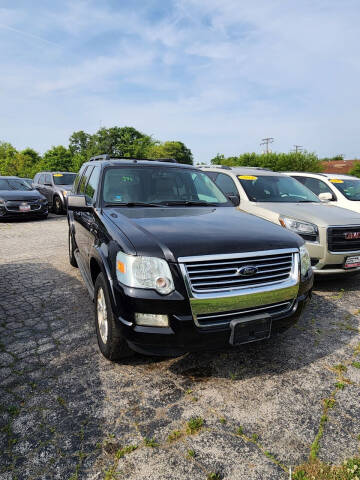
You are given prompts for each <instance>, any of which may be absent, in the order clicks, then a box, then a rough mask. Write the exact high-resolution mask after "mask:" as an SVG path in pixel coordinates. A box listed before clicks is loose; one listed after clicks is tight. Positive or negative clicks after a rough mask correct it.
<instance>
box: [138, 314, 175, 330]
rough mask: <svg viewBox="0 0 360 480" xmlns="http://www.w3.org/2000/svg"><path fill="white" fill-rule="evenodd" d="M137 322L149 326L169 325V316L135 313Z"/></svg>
mask: <svg viewBox="0 0 360 480" xmlns="http://www.w3.org/2000/svg"><path fill="white" fill-rule="evenodd" d="M135 323H136V324H137V325H144V326H147V327H168V326H169V318H168V316H167V315H156V314H154V313H135Z"/></svg>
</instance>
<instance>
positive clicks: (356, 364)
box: [351, 362, 360, 368]
mask: <svg viewBox="0 0 360 480" xmlns="http://www.w3.org/2000/svg"><path fill="white" fill-rule="evenodd" d="M351 365H352V366H353V367H355V368H360V362H352V364H351Z"/></svg>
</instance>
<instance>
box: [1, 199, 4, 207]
mask: <svg viewBox="0 0 360 480" xmlns="http://www.w3.org/2000/svg"><path fill="white" fill-rule="evenodd" d="M0 207H5V200H4V199H3V198H0Z"/></svg>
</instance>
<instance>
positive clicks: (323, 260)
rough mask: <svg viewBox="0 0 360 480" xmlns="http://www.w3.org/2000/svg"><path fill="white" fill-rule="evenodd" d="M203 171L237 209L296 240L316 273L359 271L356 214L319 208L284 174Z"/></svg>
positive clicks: (315, 199)
mask: <svg viewBox="0 0 360 480" xmlns="http://www.w3.org/2000/svg"><path fill="white" fill-rule="evenodd" d="M201 169H202V170H203V171H205V172H206V173H207V174H208V175H209V176H210V178H212V180H213V181H214V182H215V183H216V185H217V186H218V187H219V188H220V189H221V190H222V191H223V192H224V193H225V194H226V195H227V196H228V198H230V199H231V200H232V201H233V202H234V203H235V204H237V205H238V208H239V209H240V210H242V211H245V212H248V213H252V214H253V215H256V216H258V217H262V218H265V219H267V220H270V221H271V222H273V223H276V224H278V225H282V226H283V227H285V228H287V229H288V230H291V231H293V232H295V233H297V234H298V235H300V236H301V237H302V238H303V239H304V240H305V244H306V247H307V249H308V250H309V253H310V257H311V264H312V266H313V269H314V271H315V273H318V274H324V275H330V274H340V273H350V272H353V273H354V272H355V273H357V272H360V214H358V213H356V212H351V211H350V210H347V209H345V208H340V207H336V206H333V205H332V204H329V203H322V202H321V201H320V200H319V198H318V197H317V196H316V195H315V194H314V193H313V192H312V191H311V190H309V189H308V188H306V187H305V186H304V185H302V184H301V183H300V182H298V181H297V180H295V179H294V178H292V177H289V176H288V175H284V174H282V173H276V172H272V171H270V170H266V169H262V168H251V167H234V168H232V167H221V166H218V167H216V166H211V167H210V166H209V167H201ZM266 235H267V233H266V231H265V230H264V238H266Z"/></svg>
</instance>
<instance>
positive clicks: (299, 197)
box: [238, 175, 320, 203]
mask: <svg viewBox="0 0 360 480" xmlns="http://www.w3.org/2000/svg"><path fill="white" fill-rule="evenodd" d="M238 179H239V181H240V183H241V185H242V186H243V188H244V190H245V192H246V195H247V196H248V197H249V200H251V201H252V202H284V203H297V202H316V203H319V202H320V200H319V199H318V197H317V196H316V195H315V194H314V193H312V191H311V190H309V189H308V188H306V187H304V185H302V184H301V183H300V182H298V181H297V180H294V179H293V178H291V177H285V176H278V177H276V176H273V175H271V176H270V175H269V176H265V175H256V176H254V175H239V176H238Z"/></svg>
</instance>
